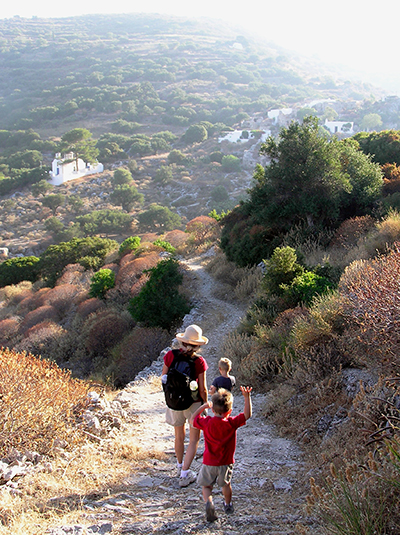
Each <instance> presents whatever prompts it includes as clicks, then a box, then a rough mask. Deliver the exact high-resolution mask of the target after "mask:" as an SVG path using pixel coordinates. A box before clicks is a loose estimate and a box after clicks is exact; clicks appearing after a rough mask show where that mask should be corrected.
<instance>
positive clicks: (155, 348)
mask: <svg viewBox="0 0 400 535" xmlns="http://www.w3.org/2000/svg"><path fill="white" fill-rule="evenodd" d="M170 341H171V337H170V334H169V333H168V332H167V331H165V330H164V329H159V328H145V327H135V328H134V329H133V331H132V332H131V333H129V334H128V335H127V336H125V338H124V339H123V341H122V342H121V343H120V344H119V345H118V346H117V347H115V348H114V349H113V350H112V363H111V364H110V365H109V366H108V367H107V368H106V369H105V370H104V372H103V374H104V375H105V376H107V377H111V378H112V381H113V384H114V386H115V387H116V388H123V387H124V386H125V385H126V384H127V383H129V382H130V381H133V379H134V378H135V377H136V375H137V374H138V373H139V372H140V371H142V370H143V369H144V368H145V367H146V366H149V365H150V364H151V363H152V362H153V361H154V360H156V359H157V358H158V356H159V354H160V352H161V351H162V350H163V349H164V348H166V347H167V346H168V345H169V344H170Z"/></svg>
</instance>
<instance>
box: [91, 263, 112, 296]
mask: <svg viewBox="0 0 400 535" xmlns="http://www.w3.org/2000/svg"><path fill="white" fill-rule="evenodd" d="M114 286H115V273H114V272H113V271H111V269H100V270H99V271H98V272H97V273H95V274H94V275H93V277H92V279H91V281H90V289H89V296H90V297H98V298H99V299H104V297H105V295H106V292H107V290H110V289H111V288H114Z"/></svg>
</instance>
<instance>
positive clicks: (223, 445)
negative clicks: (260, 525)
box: [190, 386, 252, 522]
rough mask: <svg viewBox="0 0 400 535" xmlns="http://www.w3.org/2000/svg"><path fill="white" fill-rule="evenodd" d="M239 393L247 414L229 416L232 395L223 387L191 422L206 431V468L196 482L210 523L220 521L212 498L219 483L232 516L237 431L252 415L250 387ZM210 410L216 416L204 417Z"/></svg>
mask: <svg viewBox="0 0 400 535" xmlns="http://www.w3.org/2000/svg"><path fill="white" fill-rule="evenodd" d="M240 390H241V392H242V394H243V397H244V411H243V412H241V413H240V414H238V415H237V416H233V417H232V416H231V415H230V414H231V412H232V405H233V396H232V393H231V392H229V391H228V390H225V389H223V388H222V389H220V390H218V391H217V392H216V393H215V394H214V395H213V396H212V398H211V399H212V401H211V402H207V403H204V404H203V405H202V406H201V407H200V408H199V409H198V410H197V411H196V412H195V413H194V414H193V416H192V417H191V420H190V422H191V424H192V425H193V427H196V428H197V429H200V430H203V433H204V444H205V448H204V455H203V466H202V467H201V470H200V472H199V475H198V477H197V483H198V484H199V485H201V486H202V492H203V498H204V501H205V504H206V517H207V521H208V522H214V520H217V515H216V513H215V507H214V503H213V499H212V489H213V485H214V484H215V483H216V482H217V483H218V485H219V486H220V487H222V494H223V496H224V499H225V504H224V509H225V512H226V513H228V514H230V513H233V505H232V485H231V480H232V471H233V464H234V462H235V459H234V454H235V449H236V430H237V429H238V428H239V427H242V426H243V425H245V424H246V420H248V419H249V418H250V417H251V412H252V405H251V397H250V393H251V390H252V389H251V387H248V386H247V387H244V386H241V387H240ZM208 408H210V409H212V411H213V413H214V416H202V413H203V412H204V411H205V410H206V409H208Z"/></svg>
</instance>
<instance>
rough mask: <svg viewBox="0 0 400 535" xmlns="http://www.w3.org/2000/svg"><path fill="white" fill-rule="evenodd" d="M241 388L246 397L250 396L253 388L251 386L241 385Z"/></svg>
mask: <svg viewBox="0 0 400 535" xmlns="http://www.w3.org/2000/svg"><path fill="white" fill-rule="evenodd" d="M240 390H241V392H242V394H243V396H244V397H245V398H247V397H250V392H251V391H252V390H253V389H252V387H251V386H241V387H240Z"/></svg>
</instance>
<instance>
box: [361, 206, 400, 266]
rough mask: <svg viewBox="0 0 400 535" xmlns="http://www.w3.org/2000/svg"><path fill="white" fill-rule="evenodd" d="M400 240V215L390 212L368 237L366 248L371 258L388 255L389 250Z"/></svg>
mask: <svg viewBox="0 0 400 535" xmlns="http://www.w3.org/2000/svg"><path fill="white" fill-rule="evenodd" d="M399 240H400V213H398V212H396V211H394V210H393V211H391V212H389V214H388V216H387V217H386V218H385V219H384V220H383V221H381V222H379V223H377V224H376V227H375V230H373V231H371V233H370V234H369V235H368V237H367V239H366V242H365V247H366V249H367V251H368V253H369V254H370V256H376V254H378V253H386V252H387V251H388V249H389V248H390V247H391V246H392V245H393V244H394V243H395V242H396V241H399Z"/></svg>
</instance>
